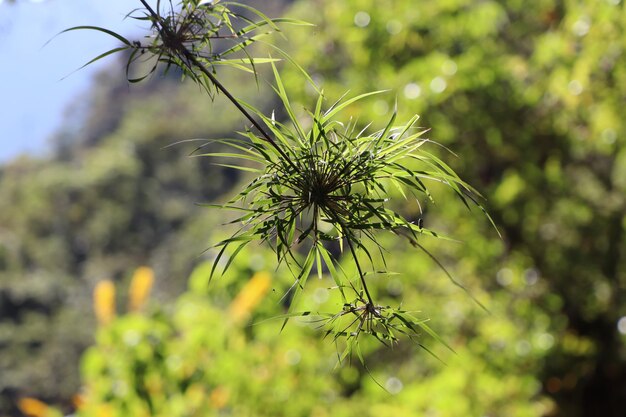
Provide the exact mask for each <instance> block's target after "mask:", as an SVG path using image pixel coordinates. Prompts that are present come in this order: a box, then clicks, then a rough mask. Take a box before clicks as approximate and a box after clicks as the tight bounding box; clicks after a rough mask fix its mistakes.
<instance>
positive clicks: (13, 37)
mask: <svg viewBox="0 0 626 417" xmlns="http://www.w3.org/2000/svg"><path fill="white" fill-rule="evenodd" d="M149 3H154V1H150V2H149ZM140 5H141V4H140V3H139V1H138V0H17V1H15V2H13V3H9V2H7V1H3V0H0V163H4V162H6V161H8V160H9V159H11V158H14V157H16V156H17V155H19V154H22V153H27V154H31V155H45V153H46V151H47V150H48V149H49V139H50V137H51V135H52V134H53V133H54V132H55V131H56V130H58V129H59V128H60V126H61V125H62V122H63V121H64V118H63V115H64V112H65V109H67V108H68V106H69V105H70V103H71V102H72V101H73V100H75V99H76V98H78V97H80V96H81V94H82V93H84V92H86V91H88V89H89V86H90V83H91V81H92V78H93V75H94V73H95V72H96V71H97V70H98V69H101V68H103V66H105V65H106V64H107V63H111V62H112V61H111V60H112V59H114V58H110V59H104V60H103V61H101V62H99V63H98V64H96V65H94V66H89V67H86V68H83V69H81V70H78V71H76V70H77V69H79V68H80V67H81V66H82V65H83V64H85V63H86V62H88V61H89V60H90V59H91V58H93V57H95V56H97V55H99V54H100V53H102V52H105V51H107V50H109V49H111V48H113V47H116V46H117V45H119V41H117V40H115V39H114V38H112V37H109V36H107V35H106V34H104V33H99V32H95V31H94V32H92V31H75V32H69V33H65V34H62V35H59V36H57V37H55V35H56V34H58V33H59V32H61V31H62V30H64V29H67V28H69V27H73V26H81V25H91V26H103V27H106V28H107V29H111V30H113V31H116V32H119V33H120V34H123V35H125V36H127V37H132V36H133V35H134V36H135V38H138V37H140V36H142V34H143V33H145V26H142V25H141V22H138V21H134V20H132V19H124V17H125V16H126V14H127V13H129V12H130V11H131V9H133V8H135V7H139V6H140ZM53 38H54V39H53ZM48 41H50V42H49V43H47V42H48ZM46 43H47V44H46ZM119 74H120V77H123V76H124V74H123V69H120V70H119Z"/></svg>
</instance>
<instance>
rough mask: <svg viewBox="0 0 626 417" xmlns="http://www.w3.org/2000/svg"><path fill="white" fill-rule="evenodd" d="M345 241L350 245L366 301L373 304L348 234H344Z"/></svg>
mask: <svg viewBox="0 0 626 417" xmlns="http://www.w3.org/2000/svg"><path fill="white" fill-rule="evenodd" d="M346 241H347V242H348V246H349V247H350V252H351V253H352V259H354V264H355V265H356V269H357V271H358V272H359V278H361V283H362V284H363V290H364V291H365V295H366V296H367V301H368V302H369V304H370V305H371V306H374V300H373V299H372V296H371V294H370V292H369V289H368V288H367V284H366V283H365V276H364V275H363V270H362V269H361V264H360V263H359V259H358V258H357V256H356V251H355V250H354V246H353V245H352V240H350V237H349V236H346Z"/></svg>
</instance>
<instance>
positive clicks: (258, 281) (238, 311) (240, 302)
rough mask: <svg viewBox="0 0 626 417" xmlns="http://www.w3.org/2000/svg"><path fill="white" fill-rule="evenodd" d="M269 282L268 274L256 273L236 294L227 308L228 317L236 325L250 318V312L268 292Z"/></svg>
mask: <svg viewBox="0 0 626 417" xmlns="http://www.w3.org/2000/svg"><path fill="white" fill-rule="evenodd" d="M271 280H272V279H271V276H270V274H269V273H267V272H257V273H256V274H254V275H253V276H252V278H251V279H250V281H248V283H247V284H246V285H245V286H244V287H243V289H242V290H241V291H240V292H239V294H237V297H235V300H234V301H233V302H232V303H231V304H230V307H229V312H230V316H231V317H232V318H233V320H234V321H235V322H236V323H241V322H243V321H244V320H246V319H247V318H248V317H250V313H252V310H254V308H255V307H256V306H257V305H258V304H259V303H260V302H261V300H262V299H263V297H265V294H267V292H268V291H269V289H270V284H271Z"/></svg>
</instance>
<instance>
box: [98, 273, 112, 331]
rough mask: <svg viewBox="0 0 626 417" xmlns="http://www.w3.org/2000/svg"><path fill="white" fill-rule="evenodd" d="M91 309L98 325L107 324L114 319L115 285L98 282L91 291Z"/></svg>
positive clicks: (108, 282)
mask: <svg viewBox="0 0 626 417" xmlns="http://www.w3.org/2000/svg"><path fill="white" fill-rule="evenodd" d="M93 309H94V312H95V313H96V318H97V319H98V323H100V324H108V323H110V322H111V320H113V318H114V317H115V284H113V281H110V280H104V281H100V282H99V283H98V284H97V285H96V288H95V289H94V291H93Z"/></svg>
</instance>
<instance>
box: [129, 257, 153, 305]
mask: <svg viewBox="0 0 626 417" xmlns="http://www.w3.org/2000/svg"><path fill="white" fill-rule="evenodd" d="M153 283H154V271H152V268H148V267H147V266H142V267H140V268H137V270H136V271H135V273H134V275H133V279H132V281H131V282H130V292H129V299H128V309H129V311H138V310H139V309H141V307H142V306H143V305H144V303H145V302H146V299H147V298H148V295H149V294H150V290H151V289H152V284H153Z"/></svg>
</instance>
